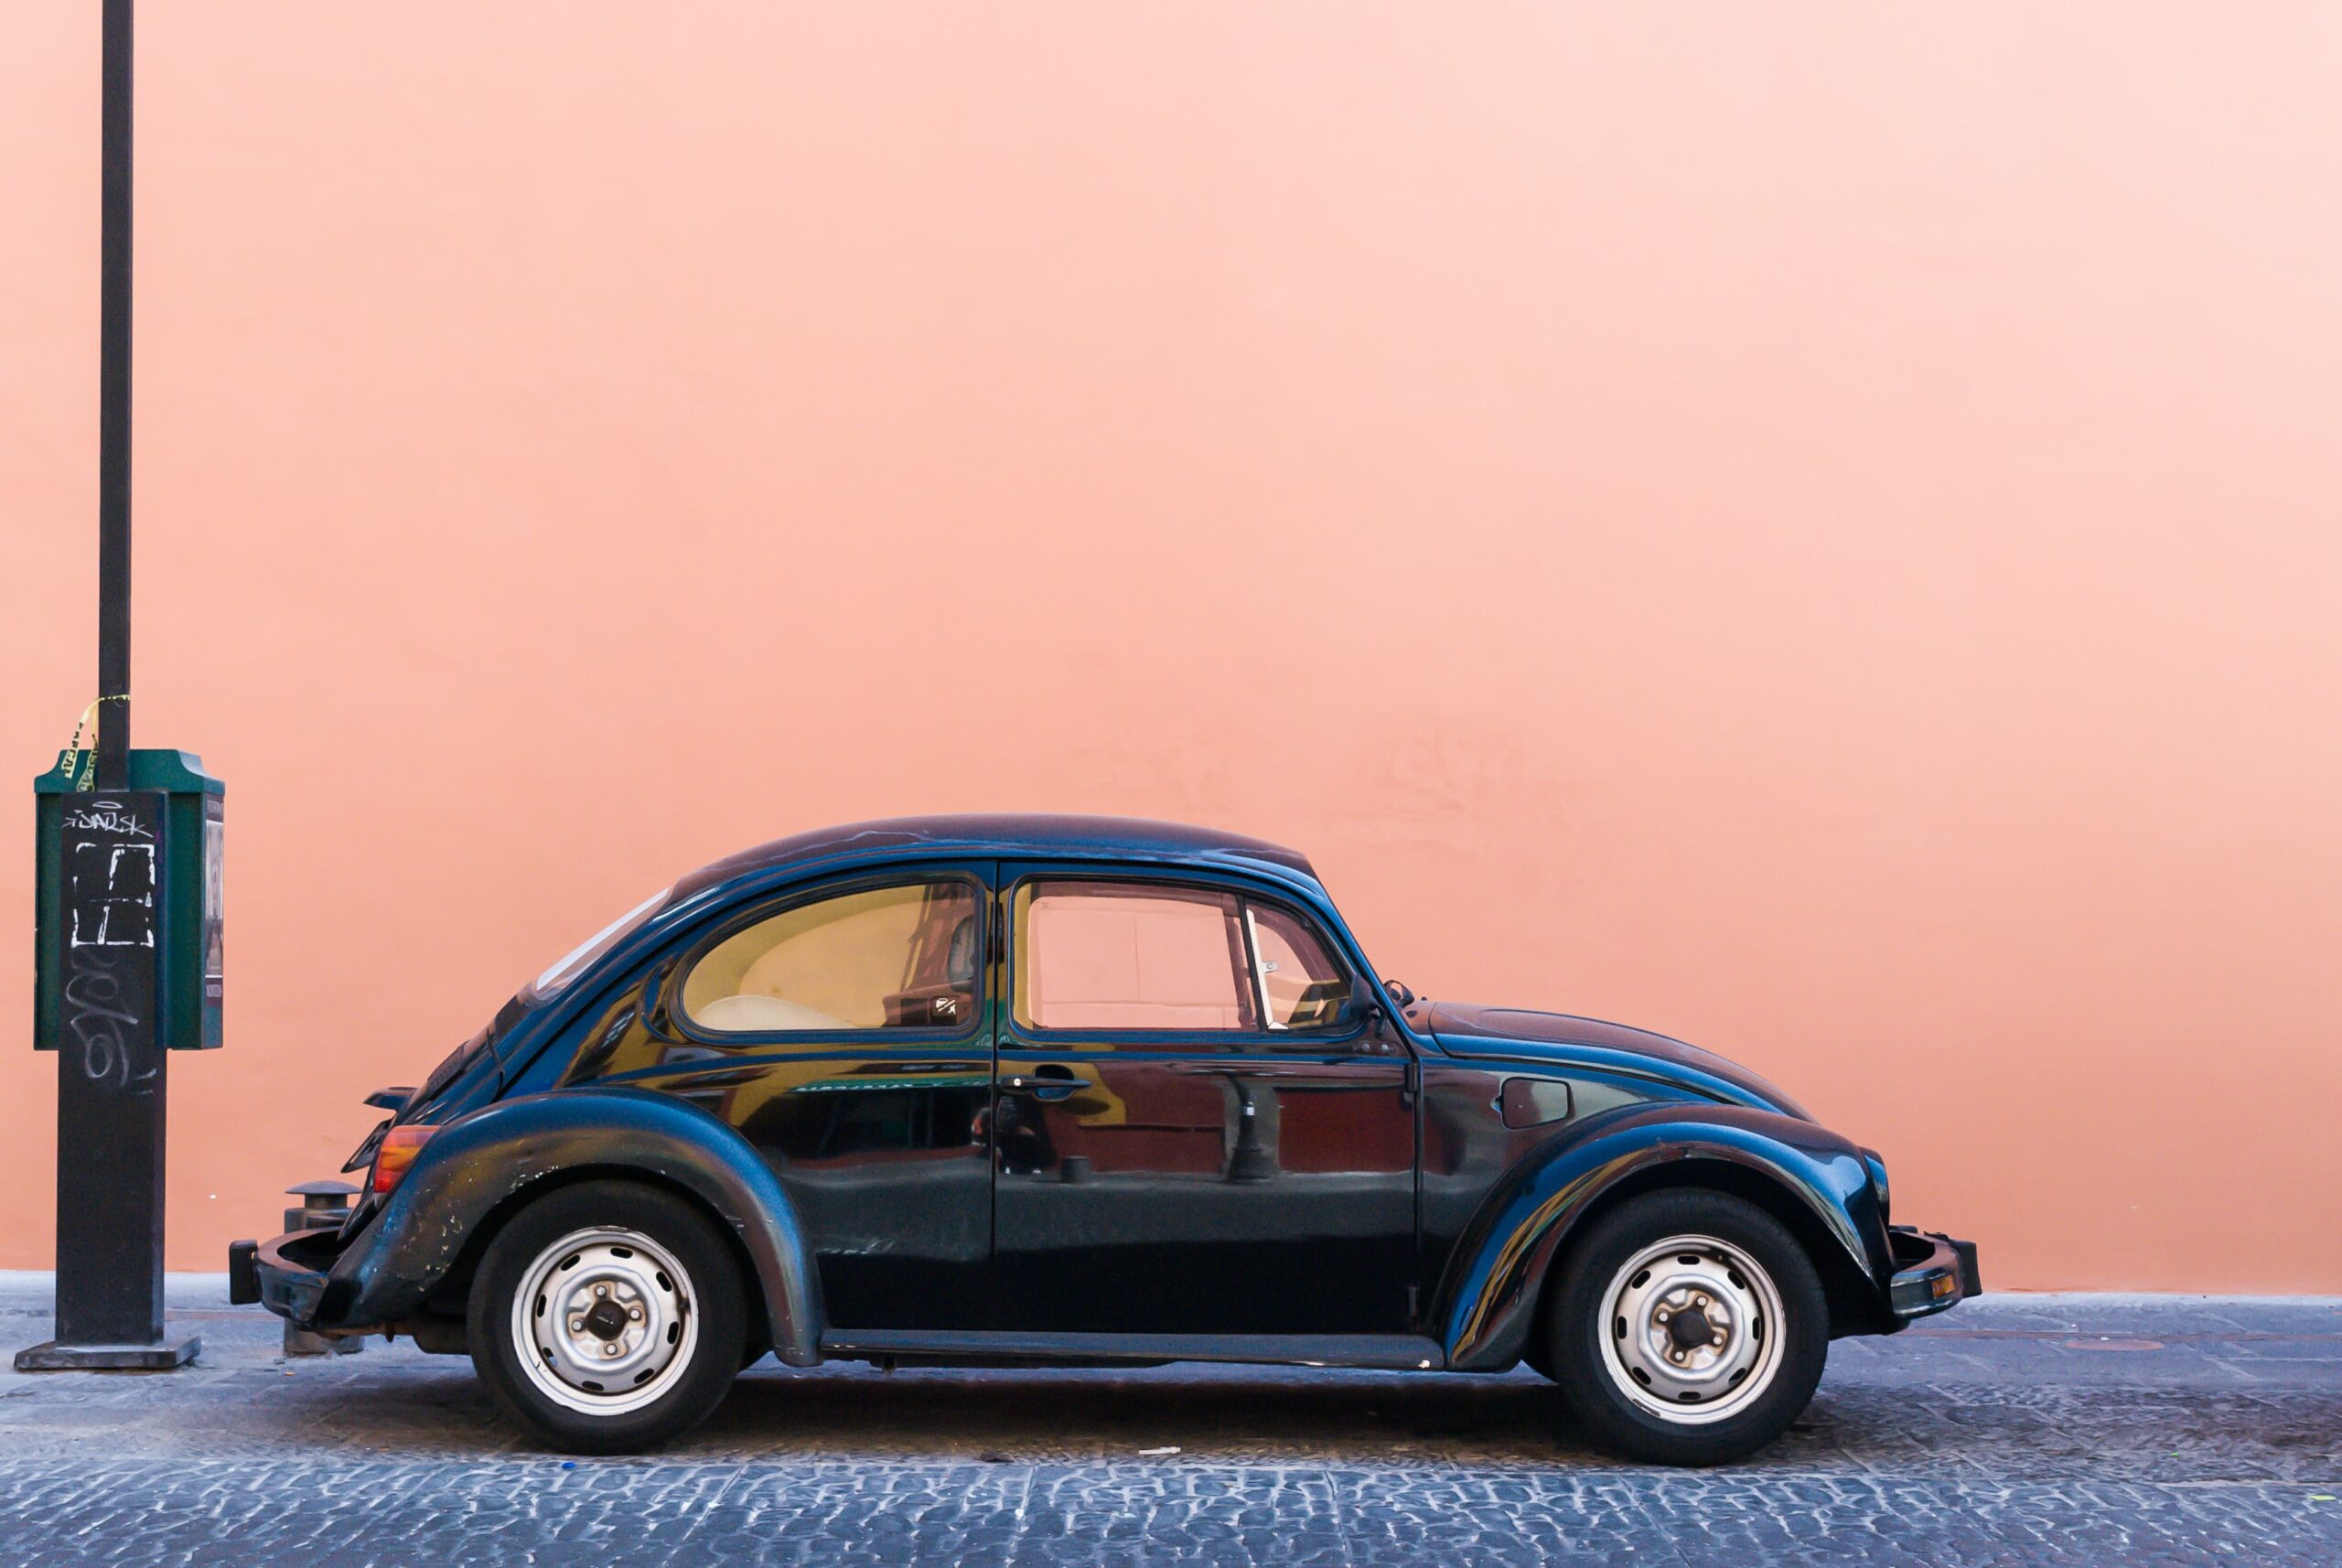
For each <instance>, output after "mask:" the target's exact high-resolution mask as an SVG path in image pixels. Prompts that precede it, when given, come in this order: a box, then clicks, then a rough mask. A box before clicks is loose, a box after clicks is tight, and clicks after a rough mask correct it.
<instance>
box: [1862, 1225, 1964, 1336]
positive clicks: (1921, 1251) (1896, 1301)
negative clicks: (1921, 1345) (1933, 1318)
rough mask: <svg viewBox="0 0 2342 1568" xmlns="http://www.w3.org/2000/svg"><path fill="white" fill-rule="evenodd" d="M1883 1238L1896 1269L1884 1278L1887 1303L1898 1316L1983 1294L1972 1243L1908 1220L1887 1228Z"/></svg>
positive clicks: (1923, 1313) (1930, 1310)
mask: <svg viewBox="0 0 2342 1568" xmlns="http://www.w3.org/2000/svg"><path fill="white" fill-rule="evenodd" d="M1886 1240H1887V1243H1888V1245H1889V1246H1890V1247H1891V1248H1892V1249H1893V1251H1894V1255H1895V1273H1893V1274H1892V1275H1891V1276H1890V1277H1889V1278H1888V1280H1887V1282H1886V1305H1887V1310H1888V1311H1890V1312H1892V1313H1894V1314H1895V1316H1896V1317H1897V1318H1898V1319H1901V1320H1903V1321H1905V1322H1908V1321H1909V1320H1910V1319H1912V1318H1915V1317H1926V1316H1930V1315H1932V1314H1934V1313H1939V1312H1941V1311H1943V1310H1944V1309H1945V1308H1947V1307H1952V1306H1957V1305H1960V1304H1961V1302H1963V1301H1966V1300H1967V1299H1968V1298H1969V1297H1971V1296H1978V1295H1982V1294H1984V1280H1983V1276H1982V1274H1981V1273H1978V1272H1977V1267H1976V1243H1975V1242H1973V1241H1956V1240H1952V1239H1951V1238H1950V1237H1949V1236H1945V1235H1942V1234H1940V1233H1939V1232H1937V1231H1933V1230H1916V1229H1914V1228H1913V1227H1911V1226H1908V1225H1896V1226H1892V1227H1890V1228H1889V1229H1888V1230H1887V1232H1886Z"/></svg>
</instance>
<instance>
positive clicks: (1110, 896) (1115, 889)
mask: <svg viewBox="0 0 2342 1568" xmlns="http://www.w3.org/2000/svg"><path fill="white" fill-rule="evenodd" d="M1015 933H1016V941H1015V997H1014V1015H1015V1020H1016V1022H1017V1024H1018V1025H1019V1026H1022V1027H1025V1028H1028V1029H1045V1030H1057V1031H1061V1032H1091V1031H1095V1032H1098V1033H1120V1032H1123V1031H1155V1030H1160V1031H1164V1032H1166V1033H1178V1034H1183V1035H1193V1034H1228V1035H1257V1034H1262V1033H1284V1032H1286V1031H1295V1030H1312V1029H1324V1028H1328V1027H1331V1026H1335V1025H1337V1024H1342V1025H1345V1026H1346V1025H1347V1023H1348V1019H1347V1015H1346V1007H1345V1004H1347V1003H1348V999H1349V993H1350V985H1349V981H1348V978H1347V976H1346V975H1345V974H1344V973H1343V972H1342V970H1341V968H1340V966H1339V965H1338V963H1337V962H1336V961H1334V959H1333V958H1332V957H1331V955H1330V953H1329V951H1328V950H1327V944H1326V942H1325V941H1324V940H1323V939H1322V938H1321V937H1319V936H1318V934H1317V933H1316V931H1315V930H1314V929H1312V928H1311V926H1310V925H1309V923H1308V922H1307V921H1306V920H1304V919H1302V918H1300V917H1298V916H1296V915H1295V914H1294V913H1292V912H1291V911H1290V910H1287V909H1284V908H1279V907H1278V906H1276V905H1273V904H1264V903H1261V902H1259V901H1256V900H1254V899H1252V898H1250V897H1245V896H1243V895H1241V894H1238V893H1233V892H1229V891H1224V890H1221V889H1217V888H1203V887H1187V886H1177V885H1176V884H1171V883H1159V882H1137V881H1133V882H1114V881H1103V880H1100V881H1086V880H1072V879H1066V880H1054V879H1043V880H1038V881H1033V882H1027V883H1025V884H1023V885H1022V886H1019V887H1018V889H1017V891H1016V897H1015Z"/></svg>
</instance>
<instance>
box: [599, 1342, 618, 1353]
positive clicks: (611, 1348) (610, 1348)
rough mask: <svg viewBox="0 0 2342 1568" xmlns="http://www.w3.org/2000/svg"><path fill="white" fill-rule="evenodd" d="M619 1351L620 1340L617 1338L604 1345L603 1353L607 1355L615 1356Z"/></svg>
mask: <svg viewBox="0 0 2342 1568" xmlns="http://www.w3.org/2000/svg"><path fill="white" fill-rule="evenodd" d="M602 1354H603V1355H605V1356H615V1355H617V1354H618V1341H617V1340H615V1339H613V1340H611V1341H610V1342H609V1343H608V1344H607V1345H605V1346H603V1347H602Z"/></svg>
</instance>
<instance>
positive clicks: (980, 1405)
mask: <svg viewBox="0 0 2342 1568" xmlns="http://www.w3.org/2000/svg"><path fill="white" fill-rule="evenodd" d="M169 1300H170V1304H171V1308H172V1317H173V1319H174V1321H175V1323H177V1324H180V1325H183V1326H185V1327H187V1328H189V1329H193V1330H194V1331H196V1332H199V1333H200V1334H201V1335H202V1336H203V1355H202V1358H201V1359H200V1361H199V1364H198V1365H197V1366H195V1367H194V1368H192V1369H188V1370H184V1371H180V1372H176V1373H168V1374H151V1375H123V1374H115V1375H101V1374H91V1373H44V1374H33V1375H19V1374H16V1373H14V1372H5V1371H0V1563H9V1564H18V1563H24V1564H38V1565H41V1568H48V1565H51V1564H58V1565H65V1564H72V1565H79V1564H83V1563H91V1564H100V1563H106V1564H111V1563H125V1564H127V1563H137V1564H146V1563H191V1564H193V1563H204V1564H209V1563H234V1564H236V1565H238V1568H259V1565H261V1564H270V1563H301V1564H305V1565H310V1568H364V1565H381V1568H392V1565H402V1564H414V1565H416V1568H424V1565H430V1568H438V1565H442V1564H446V1565H455V1564H467V1563H560V1564H567V1563H596V1564H633V1563H675V1564H679V1565H680V1564H683V1563H701V1562H705V1561H710V1560H716V1561H749V1562H768V1563H822V1564H829V1563H971V1564H993V1563H1001V1564H1008V1563H1015V1564H1032V1565H1044V1564H1049V1565H1054V1564H1060V1563H1129V1564H1136V1563H1150V1564H1152V1563H1190V1562H1192V1563H1214V1564H1249V1563H1326V1564H1338V1565H1340V1568H1369V1565H1379V1564H1384V1563H1389V1564H1393V1565H1397V1564H1406V1565H1409V1568H1415V1565H1430V1564H1437V1563H1455V1564H1466V1563H1468V1564H1474V1565H1477V1564H1510V1563H1541V1562H1551V1561H1562V1562H1568V1563H1667V1564H1675V1563H1684V1564H1692V1565H1697V1568H1704V1565H1706V1564H1709V1563H1720V1562H1725V1561H1730V1562H1733V1563H1743V1564H1763V1563H1863V1564H1865V1565H1866V1568H1867V1565H1886V1564H1910V1565H1912V1568H1920V1565H1925V1568H1957V1565H1962V1564H1980V1565H1982V1564H2006V1563H2045V1564H2075V1565H2078V1568H2080V1565H2088V1568H2099V1565H2101V1564H2103V1565H2110V1568H2111V1565H2113V1564H2125V1565H2131V1564H2136V1565H2149V1568H2152V1565H2161V1564H2177V1563H2253V1564H2270V1565H2288V1564H2301V1565H2303V1568H2308V1565H2310V1564H2318V1565H2321V1568H2330V1565H2331V1564H2334V1563H2342V1302H2337V1301H2330V1300H2301V1299H2293V1300H2283V1301H2272V1300H2260V1301H2240V1300H2229V1299H2218V1298H2205V1297H2145V1296H2082V1295H2068V1296H1994V1297H1987V1298H1986V1299H1985V1300H1983V1301H1982V1302H1980V1303H1975V1304H1971V1305H1968V1306H1964V1307H1961V1309H1959V1310H1958V1311H1957V1312H1955V1313H1953V1314H1951V1315H1950V1316H1947V1317H1945V1318H1943V1319H1941V1320H1939V1323H1938V1324H1937V1325H1936V1326H1921V1327H1918V1328H1915V1329H1913V1330H1911V1331H1910V1332H1908V1333H1907V1334H1904V1335H1902V1336H1900V1337H1896V1338H1894V1339H1890V1340H1846V1341H1841V1342H1840V1343H1839V1344H1838V1345H1836V1346H1835V1347H1833V1348H1832V1357H1831V1365H1830V1373H1829V1376H1828V1377H1827V1378H1826V1379H1825V1380H1824V1381H1823V1383H1822V1387H1821V1394H1820V1395H1819V1397H1818V1398H1817V1399H1816V1401H1815V1402H1814V1405H1813V1408H1812V1410H1811V1412H1810V1414H1809V1416H1808V1418H1807V1420H1806V1421H1805V1422H1804V1423H1801V1425H1800V1426H1799V1429H1798V1430H1797V1431H1795V1432H1793V1433H1792V1434H1790V1436H1789V1438H1788V1439H1787V1440H1785V1441H1784V1442H1783V1443H1781V1444H1778V1446H1777V1447H1776V1448H1774V1449H1773V1450H1771V1451H1770V1452H1768V1453H1767V1454H1766V1455H1763V1456H1762V1457H1761V1458H1760V1459H1758V1460H1757V1461H1756V1462H1754V1463H1752V1464H1749V1465H1746V1466H1737V1467H1735V1468H1731V1469H1726V1470H1718V1471H1707V1472H1680V1471H1663V1470H1648V1469H1640V1468H1635V1467H1631V1466H1619V1465H1616V1464H1612V1463H1610V1462H1608V1461H1606V1460H1603V1459H1600V1458H1598V1457H1596V1456H1595V1455H1591V1454H1590V1453H1588V1452H1587V1450H1586V1449H1585V1447H1584V1445H1583V1444H1581V1443H1580V1442H1579V1441H1578V1440H1577V1439H1576V1438H1575V1436H1574V1434H1572V1433H1571V1432H1570V1431H1569V1429H1568V1427H1567V1426H1566V1424H1565V1423H1563V1421H1562V1419H1561V1418H1560V1415H1559V1412H1558V1408H1557V1404H1556V1402H1555V1401H1554V1399H1553V1397H1552V1391H1551V1390H1550V1389H1549V1388H1548V1387H1547V1386H1546V1385H1545V1384H1543V1383H1542V1381H1541V1380H1538V1379H1536V1378H1535V1377H1533V1376H1532V1375H1531V1374H1528V1373H1526V1372H1522V1373H1517V1374H1514V1375H1512V1376H1509V1377H1505V1378H1495V1379H1490V1378H1463V1377H1407V1376H1404V1375H1399V1374H1386V1373H1348V1372H1343V1373H1326V1372H1316V1373H1293V1372H1284V1371H1278V1370H1270V1369H1251V1368H1207V1367H1170V1368H1164V1369H1157V1370H1152V1371H1143V1372H1120V1373H1117V1372H1080V1373H1061V1372H1004V1371H995V1372H956V1371H955V1372H898V1373H896V1374H894V1375H892V1376H891V1377H890V1376H885V1375H881V1374H879V1373H876V1372H874V1371H871V1370H868V1369H863V1368H858V1367H840V1368H825V1369H820V1370H817V1371H812V1372H795V1371H790V1370H787V1369H782V1368H779V1367H777V1366H774V1365H772V1364H770V1363H767V1364H766V1365H765V1366H763V1367H761V1368H759V1369H757V1370H755V1371H753V1372H750V1373H749V1374H747V1376H746V1377H744V1378H743V1379H742V1380H741V1383H740V1386H739V1388H738V1389H737V1390H736V1392H735V1393H734V1395H733V1397H732V1398H731V1400H730V1401H729V1402H727V1403H726V1404H725V1407H724V1409H723V1410H722V1411H721V1412H718V1414H717V1416H716V1418H715V1420H714V1422H712V1423H710V1424H709V1425H708V1426H707V1427H705V1428H703V1429H702V1430H701V1431H700V1432H699V1433H697V1434H693V1436H692V1437H690V1438H689V1439H687V1440H686V1441H684V1442H683V1443H682V1444H678V1445H677V1446H675V1447H674V1448H672V1449H671V1450H669V1451H668V1452H667V1453H665V1454H662V1455H656V1456H652V1457H649V1458H641V1459H624V1460H580V1461H577V1462H575V1464H574V1465H573V1464H569V1463H564V1461H563V1460H562V1459H561V1458H560V1457H559V1456H557V1455H543V1454H539V1453H534V1452H532V1451H531V1450H529V1449H527V1448H526V1447H525V1446H523V1445H522V1444H521V1443H520V1442H519V1440H518V1439H517V1437H516V1435H515V1434H514V1433H513V1432H512V1431H511V1430H510V1429H509V1428H507V1427H506V1426H505V1425H504V1424H503V1423H501V1422H500V1420H498V1419H497V1418H496V1417H495V1416H494V1415H493V1414H492V1413H491V1412H490V1411H489V1405H488V1402H487V1400H486V1398H485V1397H484V1396H483V1395H482V1394H481V1393H480V1391H478V1387H477V1386H476V1384H475V1383H474V1382H473V1380H472V1376H471V1369H470V1364H469V1363H468V1361H467V1360H465V1359H461V1358H453V1357H434V1356H424V1355H423V1354H421V1353H419V1352H417V1351H416V1350H414V1348H413V1347H412V1346H409V1345H405V1344H399V1345H395V1346H385V1345H384V1344H383V1343H382V1342H381V1340H379V1339H377V1340H371V1341H369V1342H368V1345H367V1348H366V1349H365V1350H364V1351H363V1352H361V1353H360V1354H358V1355H355V1356H347V1357H332V1358H325V1359H299V1360H285V1359H282V1358H280V1357H279V1356H278V1355H277V1353H276V1348H277V1324H276V1321H275V1320H274V1318H271V1317H269V1316H266V1315H265V1314H263V1313H261V1312H259V1311H258V1310H257V1309H254V1308H239V1307H230V1306H228V1305H226V1290H225V1282H224V1279H222V1278H221V1277H220V1276H216V1275H213V1276H205V1275H174V1276H173V1277H172V1280H171V1285H170V1292H169ZM48 1308H49V1282H48V1277H47V1276H46V1275H43V1274H36V1273H0V1327H4V1328H5V1338H6V1341H7V1343H6V1344H5V1347H0V1348H6V1349H9V1350H12V1351H13V1350H14V1349H15V1348H17V1347H19V1346H21V1345H27V1344H31V1343H33V1342H35V1341H37V1340H39V1339H43V1338H46V1337H48ZM1162 1449H1175V1450H1176V1452H1172V1453H1160V1452H1156V1453H1149V1452H1147V1451H1148V1450H1162Z"/></svg>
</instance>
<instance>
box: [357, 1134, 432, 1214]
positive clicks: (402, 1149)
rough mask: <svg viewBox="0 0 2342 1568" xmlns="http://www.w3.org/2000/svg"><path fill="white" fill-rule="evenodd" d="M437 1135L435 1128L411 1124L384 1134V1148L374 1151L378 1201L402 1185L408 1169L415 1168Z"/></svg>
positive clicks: (375, 1193)
mask: <svg viewBox="0 0 2342 1568" xmlns="http://www.w3.org/2000/svg"><path fill="white" fill-rule="evenodd" d="M437 1131H439V1129H438V1128H436V1127H426V1126H424V1125H423V1124H422V1123H421V1122H406V1123H405V1124H403V1125H402V1126H397V1127H393V1128H392V1129H391V1130H390V1131H389V1132H387V1133H383V1134H382V1146H381V1148H379V1149H376V1150H375V1151H374V1181H373V1187H374V1196H375V1197H383V1196H385V1195H387V1194H388V1193H389V1192H390V1190H391V1188H392V1187H396V1186H398V1185H399V1178H400V1177H401V1176H404V1175H406V1168H407V1166H409V1165H413V1164H414V1156H415V1155H418V1154H420V1153H422V1151H423V1145H424V1144H427V1143H429V1142H430V1141H431V1134H432V1133H436V1132H437Z"/></svg>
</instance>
